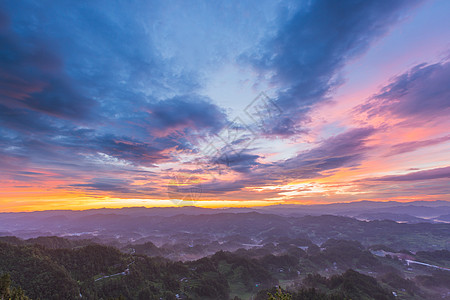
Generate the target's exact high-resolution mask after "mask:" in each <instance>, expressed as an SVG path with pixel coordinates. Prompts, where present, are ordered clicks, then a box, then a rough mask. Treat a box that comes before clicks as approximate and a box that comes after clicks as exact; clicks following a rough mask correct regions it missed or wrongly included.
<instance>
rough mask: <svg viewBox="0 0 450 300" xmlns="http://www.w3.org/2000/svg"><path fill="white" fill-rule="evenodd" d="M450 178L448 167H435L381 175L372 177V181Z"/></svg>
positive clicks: (449, 168)
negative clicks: (401, 173) (399, 173)
mask: <svg viewBox="0 0 450 300" xmlns="http://www.w3.org/2000/svg"><path fill="white" fill-rule="evenodd" d="M444 178H450V167H443V168H436V169H431V170H425V171H417V172H411V173H407V174H403V175H392V176H383V177H378V178H372V179H368V180H372V181H418V180H432V179H444Z"/></svg>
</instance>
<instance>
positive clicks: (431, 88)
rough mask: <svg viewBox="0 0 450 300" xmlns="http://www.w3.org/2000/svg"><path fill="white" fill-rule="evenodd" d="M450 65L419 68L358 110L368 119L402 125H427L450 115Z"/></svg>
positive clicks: (403, 76)
mask: <svg viewBox="0 0 450 300" xmlns="http://www.w3.org/2000/svg"><path fill="white" fill-rule="evenodd" d="M449 78H450V62H440V63H436V64H431V65H427V64H421V65H417V66H415V67H414V68H412V69H411V70H409V71H408V72H406V73H404V74H402V75H400V76H398V77H395V78H394V79H393V80H392V82H391V83H390V84H389V85H387V86H385V87H384V88H383V89H382V90H381V91H380V93H378V94H377V95H375V96H373V97H372V98H370V99H369V100H367V101H366V102H365V103H364V104H362V105H360V106H358V107H356V109H355V110H354V112H355V113H356V114H365V115H366V116H367V119H371V118H374V117H376V116H381V117H384V118H386V116H389V115H390V116H393V117H396V118H401V119H404V121H403V122H402V123H401V124H403V125H406V124H416V125H420V124H424V123H427V122H429V121H432V120H435V119H436V118H440V117H447V116H448V114H449V112H450V85H449V82H448V79H449Z"/></svg>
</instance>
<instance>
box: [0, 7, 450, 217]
mask: <svg viewBox="0 0 450 300" xmlns="http://www.w3.org/2000/svg"><path fill="white" fill-rule="evenodd" d="M449 12H450V1H446V0H436V1H418V0H398V1H390V0H380V1H365V0H343V1H325V0H308V1H283V0H280V1H265V0H263V1H260V0H258V1H252V0H249V1H106V0H105V1H97V0H96V1H75V2H74V1H31V0H24V1H12V0H6V1H2V2H0V211H4V212H7V211H33V210H48V209H90V208H100V207H129V206H147V207H152V206H183V205H196V206H201V207H242V206H262V205H276V204H321V203H338V202H351V201H361V200H373V201H413V200H450V129H449V128H450V117H449V116H450V18H448V13H449Z"/></svg>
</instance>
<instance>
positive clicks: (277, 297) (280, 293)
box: [267, 287, 292, 300]
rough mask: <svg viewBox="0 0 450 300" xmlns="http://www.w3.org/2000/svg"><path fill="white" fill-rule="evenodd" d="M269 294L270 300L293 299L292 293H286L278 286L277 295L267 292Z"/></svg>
mask: <svg viewBox="0 0 450 300" xmlns="http://www.w3.org/2000/svg"><path fill="white" fill-rule="evenodd" d="M267 295H268V296H269V298H268V300H292V296H291V294H288V293H284V292H283V290H282V289H281V288H280V287H278V289H277V291H276V293H275V295H272V294H271V293H267Z"/></svg>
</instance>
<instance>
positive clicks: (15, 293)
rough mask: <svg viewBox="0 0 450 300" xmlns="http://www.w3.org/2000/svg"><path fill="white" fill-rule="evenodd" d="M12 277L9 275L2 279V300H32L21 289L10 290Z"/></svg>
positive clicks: (3, 276)
mask: <svg viewBox="0 0 450 300" xmlns="http://www.w3.org/2000/svg"><path fill="white" fill-rule="evenodd" d="M10 286H11V277H10V276H9V274H8V273H6V274H3V275H2V276H1V277H0V300H30V298H28V297H27V296H25V293H24V291H23V290H22V289H21V288H20V287H17V288H16V287H14V288H12V289H11V288H10Z"/></svg>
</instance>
